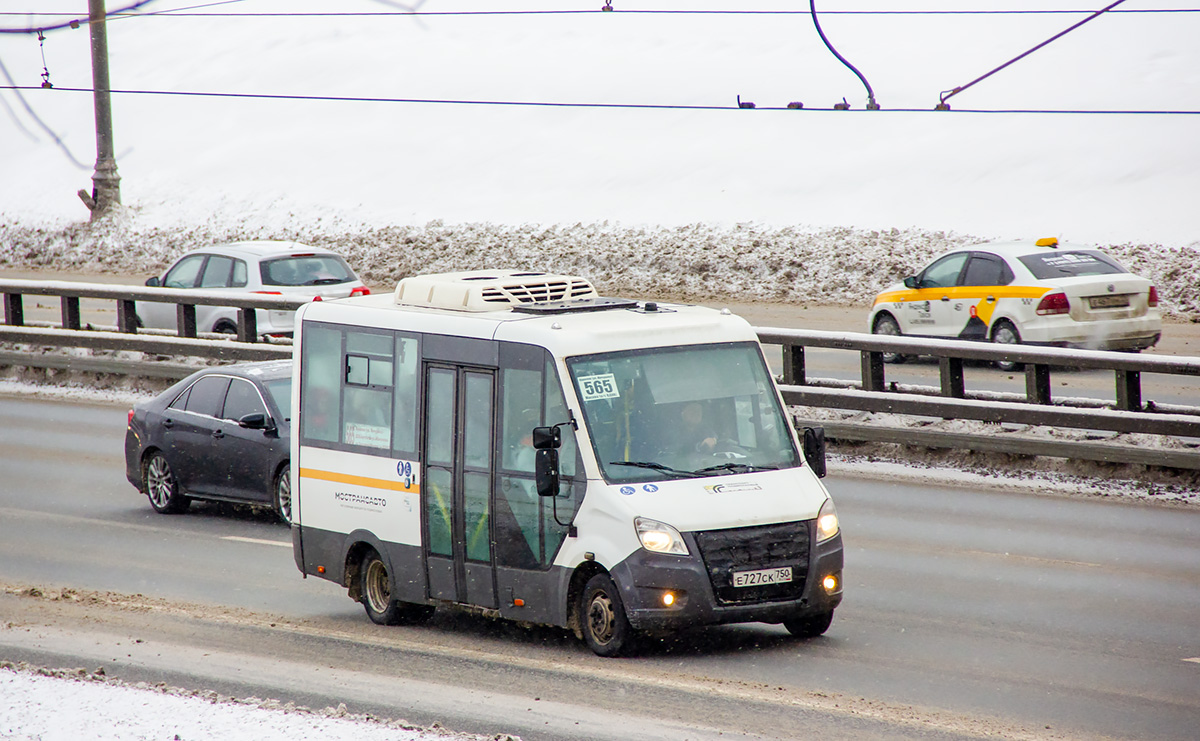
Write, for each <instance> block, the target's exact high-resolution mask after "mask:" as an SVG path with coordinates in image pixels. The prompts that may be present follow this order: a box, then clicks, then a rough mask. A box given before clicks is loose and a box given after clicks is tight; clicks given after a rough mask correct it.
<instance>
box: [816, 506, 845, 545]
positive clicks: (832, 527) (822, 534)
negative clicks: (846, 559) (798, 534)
mask: <svg viewBox="0 0 1200 741" xmlns="http://www.w3.org/2000/svg"><path fill="white" fill-rule="evenodd" d="M840 530H841V525H840V524H839V523H838V515H837V507H834V506H833V500H832V499H826V500H825V504H822V505H821V511H820V512H818V513H817V542H818V543H820V542H821V541H823V540H829V539H830V538H832V537H833V536H835V535H837V534H838V532H839V531H840Z"/></svg>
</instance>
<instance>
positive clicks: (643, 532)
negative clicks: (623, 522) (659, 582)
mask: <svg viewBox="0 0 1200 741" xmlns="http://www.w3.org/2000/svg"><path fill="white" fill-rule="evenodd" d="M633 526H634V527H635V528H636V529H637V534H638V540H640V541H642V547H643V548H645V549H646V550H648V551H654V552H655V553H674V554H677V555H680V556H686V555H688V549H687V544H686V543H684V542H683V536H681V535H680V534H679V531H678V530H676V529H675V528H673V527H671V526H670V525H668V524H666V523H663V522H659V521H658V520H651V519H647V518H645V517H638V518H636V519H635V520H634V521H633Z"/></svg>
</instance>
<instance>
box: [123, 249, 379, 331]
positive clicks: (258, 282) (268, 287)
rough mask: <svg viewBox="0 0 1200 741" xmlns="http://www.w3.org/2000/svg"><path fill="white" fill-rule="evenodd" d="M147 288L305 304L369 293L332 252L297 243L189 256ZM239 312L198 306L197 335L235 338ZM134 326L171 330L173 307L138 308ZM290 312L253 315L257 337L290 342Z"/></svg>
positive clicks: (144, 303) (205, 251)
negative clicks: (248, 295) (274, 298)
mask: <svg viewBox="0 0 1200 741" xmlns="http://www.w3.org/2000/svg"><path fill="white" fill-rule="evenodd" d="M146 285H148V286H162V287H166V288H178V289H180V290H183V291H186V290H196V291H206V292H210V291H218V292H220V291H227V292H229V293H238V294H242V293H262V294H269V295H277V296H288V297H303V298H306V299H309V300H315V301H323V300H326V299H335V298H346V297H348V296H365V295H367V294H369V293H370V292H371V291H370V289H368V288H367V287H366V286H365V285H363V282H362V281H361V280H359V278H358V276H357V275H355V274H354V271H353V270H351V269H350V266H349V265H347V264H346V261H345V260H343V259H342V257H341V256H340V255H338V254H337V253H335V252H331V251H329V250H326V249H322V248H320V247H309V246H308V245H304V244H300V243H299V242H274V241H256V242H233V243H230V244H222V245H216V246H213V247H204V248H201V249H197V250H192V251H191V252H188V253H187V254H185V255H183V257H180V258H179V259H178V260H177V261H176V262H175V264H174V265H172V266H171V267H170V268H169V269H168V270H167V272H166V273H164V274H163V275H162V276H161V277H159V276H155V277H153V278H150V279H149V280H147V281H146ZM237 314H238V310H237V309H236V308H233V307H230V306H197V307H196V329H197V331H200V332H223V333H229V334H234V333H236V332H237ZM137 317H138V323H139V325H140V326H142V327H147V328H151V329H175V327H176V326H177V325H176V312H175V304H173V303H162V302H151V301H139V302H137ZM294 317H295V312H293V311H273V310H272V311H268V310H265V309H258V310H257V313H256V320H257V323H258V332H259V334H262V335H271V336H290V335H291V333H292V324H293V320H294Z"/></svg>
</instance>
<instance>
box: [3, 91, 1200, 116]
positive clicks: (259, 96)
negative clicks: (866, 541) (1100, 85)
mask: <svg viewBox="0 0 1200 741" xmlns="http://www.w3.org/2000/svg"><path fill="white" fill-rule="evenodd" d="M38 89H39V88H36V87H31V86H20V85H0V90H38ZM54 90H56V91H58V92H71V93H92V92H93V90H92V88H70V87H55V88H54ZM110 92H111V93H112V94H113V95H167V96H181V97H197V98H242V99H256V100H282V101H315V102H331V103H395V104H411V105H464V106H507V107H521V108H592V109H623V110H663V111H679V110H682V111H729V110H738V109H739V107H738V106H737V105H717V104H708V105H703V104H699V105H698V104H675V103H586V102H567V101H532V100H478V99H476V100H472V99H453V98H389V97H376V96H364V95H296V94H280V93H230V92H211V91H197V90H133V89H128V90H118V89H113V90H110ZM755 110H760V111H795V110H802V111H811V112H827V111H838V112H847V110H846V109H844V108H839V107H831V108H819V107H805V108H801V109H796V108H791V107H788V106H757V107H756V108H755ZM849 112H854V111H853V110H851V111H849ZM872 112H873V113H933V112H934V110H933V109H931V108H890V109H886V110H880V111H872ZM955 112H956V113H988V114H1048V115H1136V116H1157V115H1170V116H1193V115H1200V110H1183V109H1178V110H1155V109H1054V108H1004V109H987V108H975V109H967V108H963V109H955ZM940 115H944V114H940Z"/></svg>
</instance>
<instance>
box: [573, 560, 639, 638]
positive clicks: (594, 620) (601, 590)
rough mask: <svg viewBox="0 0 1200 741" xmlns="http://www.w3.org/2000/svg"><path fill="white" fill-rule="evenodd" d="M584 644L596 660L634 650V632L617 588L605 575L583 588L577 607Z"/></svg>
mask: <svg viewBox="0 0 1200 741" xmlns="http://www.w3.org/2000/svg"><path fill="white" fill-rule="evenodd" d="M579 616H580V623H581V624H582V626H583V642H584V643H586V644H587V647H588V648H590V649H591V650H592V652H593V653H595V654H596V655H597V656H620V655H622V654H624V653H626V652H628V651H629V650H630V649H632V648H633V644H634V641H635V639H636V637H637V636H636V632H635V631H634V629H633V626H632V625H630V624H629V618H628V617H626V615H625V605H624V603H622V602H621V595H620V593H619V592H618V591H617V585H616V584H615V583H614V582H613V580H612V577H610V576H609V575H608V574H596V575H595V576H593V577H592V578H591V579H589V580H588V583H587V586H585V587H584V588H583V595H582V597H581V598H580V604H579Z"/></svg>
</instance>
